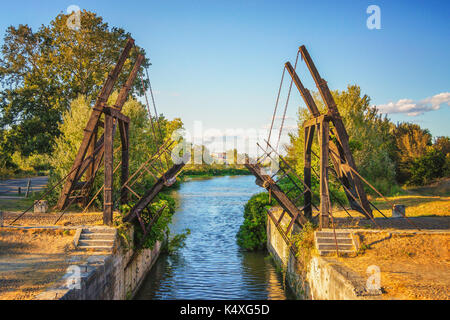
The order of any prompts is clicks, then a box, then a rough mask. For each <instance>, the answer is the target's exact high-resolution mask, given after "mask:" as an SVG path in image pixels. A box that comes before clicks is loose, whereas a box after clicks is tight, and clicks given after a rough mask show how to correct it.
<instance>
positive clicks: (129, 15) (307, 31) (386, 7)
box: [0, 0, 450, 136]
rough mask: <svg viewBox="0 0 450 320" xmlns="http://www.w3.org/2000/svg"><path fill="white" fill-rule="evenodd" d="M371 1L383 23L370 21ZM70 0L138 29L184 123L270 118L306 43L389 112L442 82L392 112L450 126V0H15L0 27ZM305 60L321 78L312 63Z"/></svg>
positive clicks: (322, 66) (325, 71)
mask: <svg viewBox="0 0 450 320" xmlns="http://www.w3.org/2000/svg"><path fill="white" fill-rule="evenodd" d="M372 4H373V5H378V6H379V7H380V9H381V27H382V28H381V30H369V29H368V28H367V27H366V20H367V18H368V17H369V15H368V14H367V13H366V9H367V7H368V6H369V5H372ZM70 5H78V6H79V7H80V8H82V9H88V10H91V11H94V12H96V13H97V14H99V15H101V16H102V17H104V19H105V21H106V22H108V23H109V24H110V25H112V26H120V27H123V28H125V29H126V30H127V31H129V32H131V33H132V35H133V36H134V38H135V39H136V42H137V44H138V45H140V46H142V47H144V48H145V49H146V51H147V53H148V55H149V57H150V58H151V61H152V63H153V66H152V68H151V70H150V72H151V78H152V83H153V86H154V89H155V90H156V92H157V95H156V98H157V103H158V108H159V109H160V111H162V112H163V113H164V114H165V115H167V116H168V117H170V118H173V117H181V118H182V119H183V121H184V122H185V124H186V127H187V128H188V129H192V127H193V123H194V121H202V122H203V126H204V127H205V128H217V129H220V130H224V129H227V128H247V127H252V128H262V127H264V126H267V123H268V122H269V121H270V119H271V116H272V112H273V108H274V104H275V98H276V93H277V90H278V85H279V82H280V78H281V72H282V67H283V64H284V63H285V62H286V61H288V60H291V61H292V62H293V60H295V55H296V53H297V49H298V47H299V46H300V45H302V44H304V45H306V46H307V48H308V50H309V52H310V54H311V56H312V57H313V59H314V60H315V62H316V65H317V67H318V69H319V71H320V73H321V75H322V77H323V78H325V79H326V80H327V81H328V83H329V86H330V88H331V89H341V90H342V89H345V88H346V86H347V85H348V84H351V83H356V84H358V85H360V86H361V88H362V91H363V92H364V93H365V94H367V95H369V96H370V97H371V98H372V103H373V104H375V105H387V104H388V103H390V102H392V103H393V104H392V105H391V106H390V107H389V106H386V109H385V110H389V111H390V112H395V111H399V110H400V109H399V108H401V107H402V106H404V105H407V106H409V107H410V108H413V110H416V109H414V108H418V109H417V110H422V111H423V110H425V111H426V110H427V109H429V108H428V107H427V108H425V109H424V108H420V106H423V105H427V103H428V102H429V101H431V100H426V101H424V100H425V99H429V98H431V97H434V96H436V95H438V94H444V96H442V95H441V96H440V97H441V100H439V99H438V100H436V99H435V100H433V101H439V102H438V107H439V110H433V111H427V112H424V113H422V114H419V115H416V116H411V115H408V114H407V113H392V114H390V115H389V117H390V118H391V119H393V120H394V121H411V122H416V123H419V124H420V125H421V126H423V127H426V128H428V129H430V131H431V132H432V134H433V135H435V136H439V135H450V129H449V127H450V126H449V125H448V120H449V119H450V108H449V106H448V99H447V96H446V95H445V93H448V92H450V77H449V72H450V59H449V53H450V41H449V39H450V22H449V21H450V19H449V12H450V2H449V1H379V0H371V1H363V0H361V1H358V0H353V1H301V0H298V1H222V0H221V1H217V0H216V1H213V0H210V1H132V0H129V1H95V2H94V1H81V0H71V1H61V0H59V1H44V0H41V1H15V2H14V1H8V2H3V3H2V10H1V11H0V30H1V32H2V33H4V31H5V29H6V28H7V26H9V25H18V24H21V23H22V24H29V25H30V26H32V27H33V28H38V27H39V26H40V25H41V24H48V23H49V21H50V20H51V19H53V18H54V17H55V16H56V15H57V14H58V13H60V12H65V11H66V9H67V7H68V6H70ZM298 72H299V75H300V77H301V79H302V80H304V84H305V85H306V86H307V87H308V88H309V89H311V90H315V86H314V84H313V82H312V80H311V79H310V76H309V74H308V73H307V70H306V68H305V67H304V66H302V67H300V68H299V69H298ZM292 97H293V98H292V101H291V104H290V107H289V111H288V116H289V117H290V121H291V123H289V121H288V128H289V126H290V125H293V124H295V122H294V119H295V118H296V112H297V109H298V107H299V106H300V105H303V102H302V100H301V99H300V97H299V94H298V93H297V91H296V90H295V91H294V92H293V96H292ZM401 99H408V100H407V101H400V103H399V102H398V101H399V100H401ZM441 101H444V102H443V103H441V104H439V103H440V102H441ZM428 106H430V104H428ZM435 109H437V107H436V105H435ZM409 113H412V112H409Z"/></svg>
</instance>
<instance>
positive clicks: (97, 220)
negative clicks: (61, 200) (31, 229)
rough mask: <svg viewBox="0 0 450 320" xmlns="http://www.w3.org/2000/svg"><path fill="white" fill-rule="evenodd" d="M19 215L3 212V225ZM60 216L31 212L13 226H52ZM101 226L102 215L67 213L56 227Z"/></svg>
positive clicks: (96, 213) (6, 224)
mask: <svg viewBox="0 0 450 320" xmlns="http://www.w3.org/2000/svg"><path fill="white" fill-rule="evenodd" d="M18 216H19V213H17V212H15V213H13V212H5V213H4V225H5V226H8V225H9V224H10V223H11V222H12V221H13V220H14V219H15V218H16V217H18ZM59 216H60V214H56V213H45V214H34V213H32V212H30V213H27V214H25V215H24V216H23V217H22V218H21V219H20V220H18V221H17V222H16V223H15V224H14V225H15V226H53V225H55V221H56V220H57V219H58V218H59ZM102 224H103V213H101V212H94V213H85V214H81V213H67V214H65V215H64V216H63V217H62V218H61V220H60V221H59V222H58V224H57V225H58V226H96V225H102Z"/></svg>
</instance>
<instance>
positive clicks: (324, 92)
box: [300, 46, 373, 217]
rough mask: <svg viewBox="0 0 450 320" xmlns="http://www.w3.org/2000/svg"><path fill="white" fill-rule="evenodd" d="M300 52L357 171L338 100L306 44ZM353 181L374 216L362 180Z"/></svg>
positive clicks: (341, 142) (337, 136)
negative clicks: (318, 69)
mask: <svg viewBox="0 0 450 320" xmlns="http://www.w3.org/2000/svg"><path fill="white" fill-rule="evenodd" d="M300 52H301V54H302V57H303V60H304V61H305V62H306V65H307V66H308V69H309V71H310V73H311V75H312V77H313V79H314V81H315V83H316V86H317V88H318V89H319V92H320V95H321V96H322V99H323V101H324V102H325V104H326V106H327V107H328V111H329V113H330V114H331V115H332V116H333V124H334V127H335V129H336V132H335V134H336V138H337V140H338V141H339V143H340V145H341V147H342V152H343V154H342V155H341V158H342V159H344V160H345V161H347V164H348V165H349V166H350V167H352V168H353V169H355V170H356V171H358V170H357V168H356V164H355V161H354V159H353V155H352V153H351V150H350V145H349V137H348V133H347V130H346V129H345V126H344V123H343V122H342V118H341V116H340V114H339V110H338V108H337V106H336V102H335V101H334V98H333V95H332V94H331V91H330V89H329V88H328V84H327V82H326V81H325V80H324V79H322V78H321V77H320V74H319V72H318V71H317V68H316V66H315V64H314V62H313V61H312V59H311V57H310V55H309V53H308V51H307V50H306V47H305V46H302V47H300ZM353 183H354V186H355V190H356V193H357V195H358V198H359V199H360V201H361V204H362V206H363V208H364V210H365V211H366V212H368V213H369V214H370V215H371V216H372V217H373V214H372V209H371V207H370V204H369V201H368V200H367V195H366V193H365V191H364V188H363V185H362V182H361V180H360V179H359V178H358V177H355V178H354V179H353Z"/></svg>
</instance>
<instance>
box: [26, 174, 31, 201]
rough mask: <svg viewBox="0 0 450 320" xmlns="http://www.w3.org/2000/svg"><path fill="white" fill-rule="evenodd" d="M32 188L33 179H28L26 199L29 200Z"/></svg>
mask: <svg viewBox="0 0 450 320" xmlns="http://www.w3.org/2000/svg"><path fill="white" fill-rule="evenodd" d="M30 187H31V179H28V183H27V192H26V193H25V198H28V195H29V194H30Z"/></svg>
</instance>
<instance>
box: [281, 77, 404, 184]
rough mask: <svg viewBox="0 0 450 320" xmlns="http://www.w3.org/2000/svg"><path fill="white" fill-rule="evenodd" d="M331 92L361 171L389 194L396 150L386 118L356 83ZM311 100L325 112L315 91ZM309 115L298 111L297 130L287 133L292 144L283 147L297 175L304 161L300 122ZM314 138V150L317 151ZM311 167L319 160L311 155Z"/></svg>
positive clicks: (317, 168)
mask: <svg viewBox="0 0 450 320" xmlns="http://www.w3.org/2000/svg"><path fill="white" fill-rule="evenodd" d="M332 94H333V97H334V99H335V101H336V104H337V106H338V109H339V111H340V113H341V116H342V119H343V121H344V124H345V127H346V128H347V132H348V135H349V139H350V148H351V150H352V153H353V157H354V159H355V162H356V165H357V167H358V170H359V172H360V174H361V175H362V176H364V177H365V178H366V179H368V180H369V181H370V182H371V183H372V184H374V185H375V186H376V187H377V188H378V189H380V191H382V192H385V193H389V192H390V188H391V186H393V185H394V184H395V164H394V162H393V160H392V157H391V155H392V154H393V153H394V152H395V149H394V141H393V138H392V135H391V134H390V130H391V124H390V122H389V120H388V119H387V118H385V117H384V118H383V117H382V116H381V115H380V114H378V111H377V110H376V109H375V108H373V107H371V106H370V98H368V97H367V96H364V97H361V89H360V88H359V87H358V86H356V85H351V86H348V88H347V90H345V91H333V92H332ZM314 100H315V101H316V104H317V106H318V108H319V110H320V111H321V112H322V113H326V107H325V105H324V103H323V102H322V100H321V99H320V97H319V95H318V94H317V93H316V94H314ZM310 118H311V114H310V112H309V111H308V110H307V109H303V108H301V109H300V110H299V120H298V131H297V133H295V134H290V141H291V143H290V145H288V146H287V147H286V149H287V152H288V156H287V158H288V160H289V161H290V162H291V163H292V164H293V166H294V167H295V170H296V171H297V173H298V174H299V175H300V176H303V164H304V159H303V152H304V129H303V123H304V122H305V121H306V120H308V119H310ZM316 140H317V139H315V140H314V143H313V151H314V152H315V153H316V154H319V146H318V143H317V141H316ZM368 155H370V156H368ZM312 166H313V168H314V169H315V170H316V172H319V161H318V159H317V158H315V157H314V156H313V158H312ZM336 187H337V186H336Z"/></svg>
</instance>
